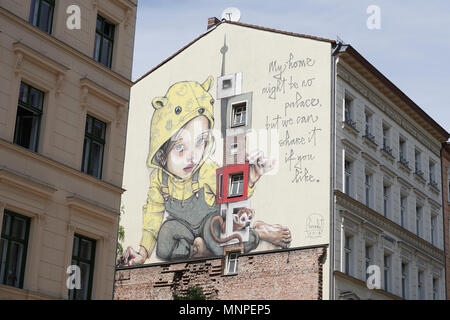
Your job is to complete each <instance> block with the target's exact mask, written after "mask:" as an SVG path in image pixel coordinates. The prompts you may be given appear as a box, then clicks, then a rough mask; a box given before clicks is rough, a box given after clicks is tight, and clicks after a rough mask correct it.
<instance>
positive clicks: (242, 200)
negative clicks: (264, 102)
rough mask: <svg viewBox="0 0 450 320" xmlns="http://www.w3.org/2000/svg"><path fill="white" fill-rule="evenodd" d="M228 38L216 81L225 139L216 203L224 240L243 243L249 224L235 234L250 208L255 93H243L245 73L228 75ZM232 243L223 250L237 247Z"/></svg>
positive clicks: (217, 177) (218, 175)
mask: <svg viewBox="0 0 450 320" xmlns="http://www.w3.org/2000/svg"><path fill="white" fill-rule="evenodd" d="M228 49H229V48H228V46H227V44H226V36H225V38H224V45H223V47H222V48H221V49H220V53H221V54H222V71H221V76H220V77H219V78H218V80H217V99H220V105H221V120H222V121H221V132H222V136H223V137H224V144H223V166H222V167H221V168H218V169H217V171H216V179H217V192H216V202H217V203H219V204H220V213H221V216H222V219H223V220H224V221H225V222H226V223H225V225H226V229H225V232H224V233H221V235H220V236H221V238H222V239H223V238H227V237H228V236H230V235H233V234H239V235H240V237H241V239H242V242H246V241H248V239H249V223H248V224H247V225H246V226H245V227H244V228H241V229H238V230H234V228H233V226H234V225H235V222H236V219H237V214H238V212H239V211H240V210H241V209H243V208H250V200H249V199H248V183H249V162H248V161H247V160H246V134H247V133H248V132H249V130H250V129H251V120H252V119H251V114H252V113H251V108H252V92H249V93H242V73H241V72H238V73H233V74H225V57H226V54H227V52H228ZM238 242H239V240H238V239H232V240H230V241H228V242H226V243H224V244H223V246H226V245H231V244H236V243H238Z"/></svg>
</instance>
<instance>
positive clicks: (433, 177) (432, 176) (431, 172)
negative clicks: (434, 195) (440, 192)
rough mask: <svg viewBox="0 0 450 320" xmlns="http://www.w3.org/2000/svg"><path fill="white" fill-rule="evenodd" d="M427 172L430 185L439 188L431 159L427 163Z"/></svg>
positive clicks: (434, 166)
mask: <svg viewBox="0 0 450 320" xmlns="http://www.w3.org/2000/svg"><path fill="white" fill-rule="evenodd" d="M428 172H429V175H430V185H431V186H433V187H435V188H439V187H438V184H437V182H436V165H435V163H434V162H433V161H431V160H430V162H429V164H428Z"/></svg>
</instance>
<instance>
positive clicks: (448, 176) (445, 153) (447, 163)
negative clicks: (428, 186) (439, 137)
mask: <svg viewBox="0 0 450 320" xmlns="http://www.w3.org/2000/svg"><path fill="white" fill-rule="evenodd" d="M442 205H443V207H444V244H445V269H446V272H445V289H446V294H447V300H448V299H450V279H449V275H450V143H449V142H446V143H444V144H443V145H442Z"/></svg>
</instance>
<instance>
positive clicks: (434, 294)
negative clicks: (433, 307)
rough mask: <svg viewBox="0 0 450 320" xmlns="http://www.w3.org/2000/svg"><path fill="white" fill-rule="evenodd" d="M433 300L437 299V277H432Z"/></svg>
mask: <svg viewBox="0 0 450 320" xmlns="http://www.w3.org/2000/svg"><path fill="white" fill-rule="evenodd" d="M433 300H439V279H438V278H435V277H433Z"/></svg>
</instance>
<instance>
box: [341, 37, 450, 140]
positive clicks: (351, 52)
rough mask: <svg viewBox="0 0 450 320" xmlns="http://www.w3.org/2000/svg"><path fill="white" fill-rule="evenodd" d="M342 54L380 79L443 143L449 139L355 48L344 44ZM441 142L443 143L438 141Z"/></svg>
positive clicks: (439, 127) (448, 134)
mask: <svg viewBox="0 0 450 320" xmlns="http://www.w3.org/2000/svg"><path fill="white" fill-rule="evenodd" d="M342 53H348V54H349V55H351V56H352V57H353V58H355V59H356V60H357V61H358V62H359V63H361V64H362V65H363V66H364V67H365V68H367V70H368V71H369V72H371V73H372V74H373V75H374V76H375V77H377V78H378V79H380V81H381V82H383V83H384V84H385V85H386V87H388V88H389V89H390V90H391V91H392V92H393V93H394V94H395V95H397V96H398V97H399V98H400V99H402V100H403V101H404V102H405V103H406V104H407V105H409V106H410V107H411V108H412V109H413V110H414V111H415V112H416V113H417V114H418V115H419V116H421V117H423V118H424V119H425V120H426V121H427V122H428V123H429V124H430V125H431V126H432V127H434V128H436V130H437V131H438V132H439V133H440V134H441V135H442V136H443V137H445V139H446V140H445V141H447V140H448V139H449V138H450V133H449V132H447V130H445V129H444V128H443V127H442V126H441V125H440V124H439V123H437V122H436V121H435V120H434V119H433V118H431V117H430V116H429V115H428V114H427V113H426V112H425V111H423V109H422V108H420V107H419V106H418V105H417V104H416V103H415V102H414V101H413V100H411V98H409V97H408V96H407V95H406V94H405V93H404V92H403V91H402V90H400V89H399V88H398V87H397V86H396V85H395V84H394V83H392V82H391V81H390V80H389V79H388V78H387V77H386V76H385V75H383V74H382V73H381V72H380V71H379V70H378V69H377V68H375V67H374V66H373V65H372V64H371V63H370V62H369V61H368V60H367V59H366V58H364V57H363V56H362V55H361V54H360V53H359V52H358V51H357V50H356V49H355V48H353V47H352V46H351V45H349V44H346V45H345V48H344V50H343V52H342ZM440 142H443V141H440Z"/></svg>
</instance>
